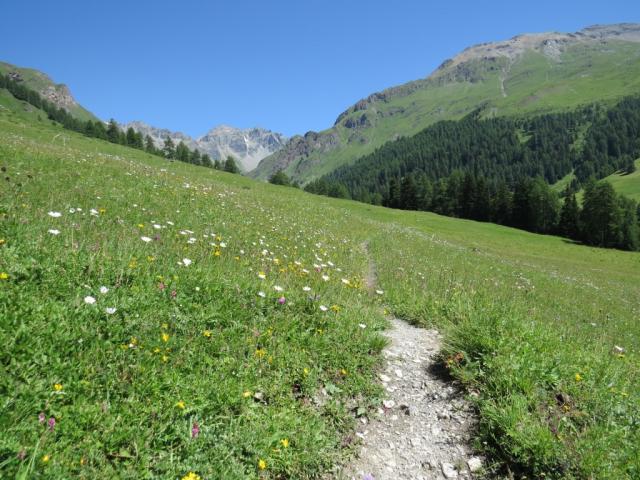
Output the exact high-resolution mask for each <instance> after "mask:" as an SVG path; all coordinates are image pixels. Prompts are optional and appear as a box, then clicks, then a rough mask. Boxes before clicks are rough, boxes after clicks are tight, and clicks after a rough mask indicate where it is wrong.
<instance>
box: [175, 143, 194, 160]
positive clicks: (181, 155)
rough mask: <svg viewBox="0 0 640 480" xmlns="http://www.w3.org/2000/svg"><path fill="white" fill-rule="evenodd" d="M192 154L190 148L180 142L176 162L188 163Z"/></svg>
mask: <svg viewBox="0 0 640 480" xmlns="http://www.w3.org/2000/svg"><path fill="white" fill-rule="evenodd" d="M190 153H191V152H189V148H188V147H187V146H186V145H185V144H184V142H183V141H182V140H180V143H178V146H177V147H176V153H175V157H176V160H179V161H181V162H188V161H189V158H190V156H191V155H190Z"/></svg>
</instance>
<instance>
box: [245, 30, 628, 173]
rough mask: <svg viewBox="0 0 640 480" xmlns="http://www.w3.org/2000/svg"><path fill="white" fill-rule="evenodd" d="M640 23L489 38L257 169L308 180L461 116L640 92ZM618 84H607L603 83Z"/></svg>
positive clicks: (294, 142)
mask: <svg viewBox="0 0 640 480" xmlns="http://www.w3.org/2000/svg"><path fill="white" fill-rule="evenodd" d="M639 77H640V24H636V23H620V24H613V25H592V26H589V27H586V28H584V29H582V30H580V31H578V32H575V33H558V32H547V33H534V34H521V35H516V36H514V37H512V38H511V39H509V40H503V41H498V42H487V43H480V44H476V45H473V46H470V47H467V48H466V49H464V50H463V51H462V52H460V53H459V54H458V55H456V56H455V57H453V58H450V59H447V60H445V61H443V62H442V64H441V65H440V66H439V67H438V68H436V69H435V70H434V71H433V72H432V73H431V74H430V75H429V76H427V77H425V78H422V79H417V80H413V81H410V82H407V83H405V84H402V85H397V86H392V87H389V88H387V89H384V90H381V91H379V92H375V93H372V94H371V95H369V96H367V97H364V98H363V99H361V100H359V101H358V102H356V103H355V104H354V105H352V106H351V107H349V108H347V109H346V110H345V111H343V112H342V113H340V114H339V115H338V117H337V119H336V121H335V122H334V124H333V126H331V127H329V128H328V129H326V130H323V131H320V132H313V131H311V132H307V133H306V134H304V135H296V136H294V137H292V138H291V140H290V142H289V143H288V144H287V146H286V147H285V148H284V149H282V150H280V151H279V152H276V153H275V154H273V155H271V156H269V157H267V158H265V159H264V160H263V161H262V162H261V163H260V164H259V165H258V167H257V168H256V169H255V170H254V171H253V172H251V176H252V177H254V178H258V179H266V178H268V177H269V176H270V175H271V174H273V173H274V172H275V171H278V170H284V171H285V173H287V174H288V175H289V176H290V177H292V178H293V179H296V180H298V181H302V182H308V181H310V180H313V179H315V178H318V177H320V176H321V175H323V174H325V173H329V172H330V171H332V170H334V169H335V168H337V167H339V166H342V165H345V164H349V163H352V162H353V161H355V160H356V159H357V158H359V157H361V156H363V155H365V154H368V153H371V152H372V151H373V150H374V149H375V148H377V147H379V146H381V145H382V144H384V143H386V142H387V141H389V140H394V139H397V138H398V137H400V136H407V135H412V134H415V133H417V132H418V131H420V130H421V129H423V128H425V127H427V126H429V125H430V124H432V123H434V122H436V121H439V120H446V119H453V120H455V119H459V118H461V117H463V116H464V115H466V114H468V113H470V112H471V111H473V110H475V109H477V108H478V107H479V106H481V105H484V106H486V107H488V108H486V109H485V110H486V113H485V115H488V116H495V115H504V114H522V113H527V112H545V111H555V110H561V109H563V108H573V107H575V106H578V105H581V104H585V103H589V102H593V101H596V100H612V99H614V98H619V97H622V96H624V95H628V94H633V93H636V92H638V91H640V82H639V81H638V78H639ZM605 85H606V86H607V87H608V88H603V86H605Z"/></svg>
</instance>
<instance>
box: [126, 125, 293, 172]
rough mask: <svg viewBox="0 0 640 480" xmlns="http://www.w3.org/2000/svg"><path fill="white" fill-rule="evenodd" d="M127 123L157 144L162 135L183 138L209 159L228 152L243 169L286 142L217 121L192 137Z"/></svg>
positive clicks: (161, 141)
mask: <svg viewBox="0 0 640 480" xmlns="http://www.w3.org/2000/svg"><path fill="white" fill-rule="evenodd" d="M129 127H131V128H133V129H134V130H136V131H138V132H140V133H142V135H149V136H150V137H151V138H152V139H153V141H154V143H155V145H156V147H159V148H161V147H162V145H164V140H165V138H171V140H172V141H173V142H174V143H176V144H177V143H178V142H184V143H185V145H187V146H188V147H189V148H190V149H194V148H197V149H198V150H200V152H202V153H207V154H208V155H209V156H210V157H211V159H212V160H216V159H218V160H224V159H225V158H227V156H229V155H231V156H232V157H234V158H235V159H236V160H237V161H238V162H239V163H240V165H241V167H242V169H243V170H244V171H250V170H253V169H254V168H255V167H256V165H258V163H259V162H260V160H262V159H263V158H265V157H267V156H269V155H271V154H272V153H274V152H276V151H278V150H280V149H281V148H282V147H284V145H285V144H286V142H287V138H286V137H285V136H283V135H281V134H280V133H276V132H272V131H271V130H266V129H264V128H248V129H240V128H235V127H230V126H228V125H220V126H217V127H215V128H213V129H211V130H210V131H209V132H207V133H206V134H205V135H203V136H201V137H199V138H195V139H194V138H192V137H190V136H188V135H185V134H184V133H181V132H172V131H170V130H167V129H163V128H156V127H152V126H151V125H147V124H146V123H144V122H139V121H135V122H131V123H128V124H125V125H123V128H124V129H127V128H129Z"/></svg>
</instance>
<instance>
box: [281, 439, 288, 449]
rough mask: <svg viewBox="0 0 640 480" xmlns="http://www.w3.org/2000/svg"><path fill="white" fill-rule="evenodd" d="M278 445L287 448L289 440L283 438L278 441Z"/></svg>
mask: <svg viewBox="0 0 640 480" xmlns="http://www.w3.org/2000/svg"><path fill="white" fill-rule="evenodd" d="M280 443H281V444H282V446H283V447H284V448H289V439H288V438H283V439H282V440H280Z"/></svg>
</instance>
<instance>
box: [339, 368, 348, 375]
mask: <svg viewBox="0 0 640 480" xmlns="http://www.w3.org/2000/svg"><path fill="white" fill-rule="evenodd" d="M340 374H341V375H342V376H343V377H346V376H347V371H346V370H345V369H344V368H343V369H341V370H340Z"/></svg>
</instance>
